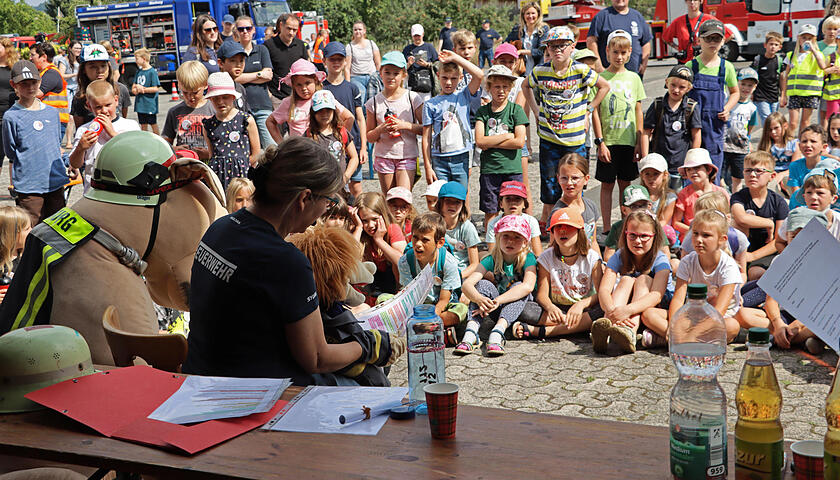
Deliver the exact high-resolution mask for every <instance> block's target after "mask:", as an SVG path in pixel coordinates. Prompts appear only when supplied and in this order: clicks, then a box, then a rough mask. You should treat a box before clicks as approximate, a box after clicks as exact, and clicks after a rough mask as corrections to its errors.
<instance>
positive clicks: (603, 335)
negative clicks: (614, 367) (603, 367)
mask: <svg viewBox="0 0 840 480" xmlns="http://www.w3.org/2000/svg"><path fill="white" fill-rule="evenodd" d="M611 327H612V322H610V321H609V320H608V319H606V318H599V319H598V320H595V321H594V322H592V327H591V328H590V332H591V334H592V348H593V349H594V350H595V353H600V354H602V355H605V354H606V353H607V341H608V340H609V338H610V328H611ZM634 343H635V342H634Z"/></svg>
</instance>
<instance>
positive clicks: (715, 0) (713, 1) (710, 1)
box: [706, 0, 720, 5]
mask: <svg viewBox="0 0 840 480" xmlns="http://www.w3.org/2000/svg"><path fill="white" fill-rule="evenodd" d="M706 5H720V0H706Z"/></svg>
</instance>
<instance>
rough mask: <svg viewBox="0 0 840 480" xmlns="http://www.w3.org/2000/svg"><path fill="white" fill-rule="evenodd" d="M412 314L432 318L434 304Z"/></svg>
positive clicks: (417, 309) (417, 306) (419, 307)
mask: <svg viewBox="0 0 840 480" xmlns="http://www.w3.org/2000/svg"><path fill="white" fill-rule="evenodd" d="M704 286H705V285H704ZM414 316H415V317H417V318H432V317H434V316H435V306H434V305H425V304H424V305H416V306H415V307H414Z"/></svg>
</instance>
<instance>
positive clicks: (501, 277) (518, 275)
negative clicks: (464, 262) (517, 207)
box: [453, 215, 537, 357]
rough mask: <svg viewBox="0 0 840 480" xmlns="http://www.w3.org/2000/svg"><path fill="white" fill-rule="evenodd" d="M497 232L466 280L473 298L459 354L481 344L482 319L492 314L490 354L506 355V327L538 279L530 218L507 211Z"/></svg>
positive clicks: (469, 294)
mask: <svg viewBox="0 0 840 480" xmlns="http://www.w3.org/2000/svg"><path fill="white" fill-rule="evenodd" d="M494 233H495V235H496V236H497V237H498V242H496V243H495V244H494V245H493V248H491V249H490V255H487V256H486V257H484V258H483V259H482V260H481V262H480V263H479V264H478V265H477V266H476V268H475V271H474V272H473V273H472V274H470V276H469V277H468V278H467V279H466V280H464V286H463V291H464V294H465V295H466V296H467V297H468V298H469V299H470V300H472V302H471V303H470V316H469V321H468V322H467V330H466V333H465V334H464V338H463V339H462V340H461V343H459V344H458V345H457V346H456V347H455V351H454V352H453V353H454V354H456V355H467V354H470V353H472V352H473V351H474V350H475V349H476V348H478V327H479V325H480V321H481V320H482V319H486V318H492V317H496V325H495V326H494V327H493V330H492V332H491V333H490V338H488V340H487V355H489V356H491V357H497V356H500V355H504V354H505V349H504V335H505V330H507V328H508V326H509V325H510V324H511V323H512V322H514V321H516V320H517V319H518V318H519V316H520V315H521V314H522V310H523V309H524V308H525V302H527V301H529V300H531V292H533V291H534V285H535V284H536V282H537V258H536V257H535V256H534V254H533V253H531V252H530V249H529V248H528V243H529V242H530V240H531V225H530V222H528V220H527V219H525V218H524V217H523V216H521V215H505V216H504V217H502V219H501V220H499V221H498V222H497V223H496V226H495V229H494ZM485 276H487V277H492V278H493V280H488V279H485V278H484V277H485ZM476 317H477V318H476Z"/></svg>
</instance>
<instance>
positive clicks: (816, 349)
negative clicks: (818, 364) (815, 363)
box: [805, 337, 825, 355]
mask: <svg viewBox="0 0 840 480" xmlns="http://www.w3.org/2000/svg"><path fill="white" fill-rule="evenodd" d="M805 350H807V351H808V353H810V354H811V355H819V354H821V353H823V351H825V342H823V341H822V340H820V339H819V338H817V337H808V338H806V339H805Z"/></svg>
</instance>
